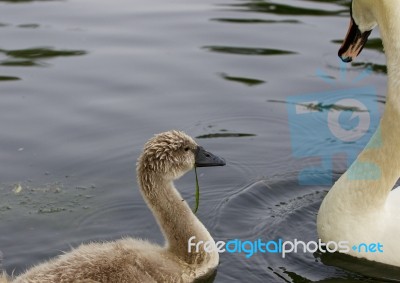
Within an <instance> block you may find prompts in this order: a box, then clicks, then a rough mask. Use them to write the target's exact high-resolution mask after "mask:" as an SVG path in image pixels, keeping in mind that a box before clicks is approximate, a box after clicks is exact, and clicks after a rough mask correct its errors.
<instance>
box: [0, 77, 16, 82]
mask: <svg viewBox="0 0 400 283" xmlns="http://www.w3.org/2000/svg"><path fill="white" fill-rule="evenodd" d="M18 80H20V78H18V77H11V76H0V81H18Z"/></svg>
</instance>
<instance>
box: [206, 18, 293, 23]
mask: <svg viewBox="0 0 400 283" xmlns="http://www.w3.org/2000/svg"><path fill="white" fill-rule="evenodd" d="M211 20H212V21H217V22H222V23H233V24H299V23H301V21H298V20H262V19H235V18H215V19H211Z"/></svg>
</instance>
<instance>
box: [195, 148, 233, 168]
mask: <svg viewBox="0 0 400 283" xmlns="http://www.w3.org/2000/svg"><path fill="white" fill-rule="evenodd" d="M225 164H226V162H225V160H224V159H223V158H220V157H218V156H216V155H214V154H212V153H211V152H208V151H206V150H205V149H204V148H203V147H201V146H198V147H197V148H196V151H195V166H196V167H211V166H224V165H225Z"/></svg>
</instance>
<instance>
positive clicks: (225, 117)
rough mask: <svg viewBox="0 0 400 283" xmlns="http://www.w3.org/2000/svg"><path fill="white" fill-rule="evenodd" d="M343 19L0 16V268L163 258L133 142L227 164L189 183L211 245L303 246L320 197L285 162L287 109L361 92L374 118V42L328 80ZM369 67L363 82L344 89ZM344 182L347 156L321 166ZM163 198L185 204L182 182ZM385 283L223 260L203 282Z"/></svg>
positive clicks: (387, 274)
mask: <svg viewBox="0 0 400 283" xmlns="http://www.w3.org/2000/svg"><path fill="white" fill-rule="evenodd" d="M348 4H349V3H348V1H340V0H337V1H316V0H314V1H312V0H308V1H307V0H284V1H267V0H265V1H252V0H248V1H240V0H212V1H211V0H205V1H184V0H172V1H168V2H165V1H161V0H155V1H152V3H149V2H148V1H144V0H134V1H127V0H115V1H104V0H79V1H78V0H66V1H51V0H49V1H30V0H24V1H16V0H8V1H4V0H3V1H0V11H1V19H0V36H1V38H2V40H1V43H0V117H1V119H0V133H1V139H0V160H1V164H2V167H1V170H0V199H1V201H0V231H1V233H0V251H1V253H2V254H3V256H2V257H3V261H2V265H3V268H4V269H5V270H7V271H8V272H9V273H11V272H12V271H13V270H15V272H14V273H15V274H19V273H21V272H22V271H24V270H25V269H26V268H28V267H30V266H32V265H33V264H36V263H38V262H40V261H43V260H46V259H48V258H50V257H53V256H55V255H58V254H60V251H64V250H68V249H69V248H70V246H77V245H78V244H80V243H82V242H90V241H93V240H112V239H118V238H120V237H122V236H127V235H129V236H133V237H144V238H148V239H150V240H152V241H155V242H158V243H162V241H163V238H162V235H161V233H160V231H159V229H158V227H157V225H156V222H155V220H154V219H153V217H152V215H151V213H150V211H149V210H148V209H147V208H146V205H145V203H144V201H143V200H142V198H141V196H140V193H139V191H138V186H137V184H136V181H135V162H136V159H137V157H138V156H139V154H140V151H141V148H142V146H143V144H144V142H145V141H146V140H147V139H148V138H150V137H151V136H152V135H153V134H155V133H158V132H161V131H165V130H170V129H181V130H184V131H186V132H187V133H188V134H190V135H191V136H193V137H198V139H197V140H198V142H199V143H201V144H202V145H203V146H204V147H206V148H207V149H209V150H210V151H212V152H215V153H217V154H219V155H221V156H223V157H224V158H225V159H226V160H227V161H228V165H227V166H226V167H223V168H214V169H211V168H204V169H203V168H202V169H201V170H199V173H200V176H199V181H200V186H201V193H202V194H201V203H200V210H199V212H198V217H199V218H200V219H201V220H202V221H203V223H204V224H205V225H206V226H207V227H208V229H209V230H210V232H211V234H212V235H213V236H214V238H215V239H216V240H228V239H233V238H241V239H244V240H247V239H249V240H253V239H258V238H263V239H273V238H277V237H285V238H286V239H294V238H299V239H302V240H304V241H310V240H315V239H316V238H317V234H316V227H315V220H316V213H317V211H318V208H319V205H320V203H321V201H322V199H323V197H324V195H325V194H326V192H327V191H328V189H329V186H301V185H299V183H298V173H299V171H300V170H302V169H303V168H304V166H305V164H313V162H314V163H315V162H318V157H316V158H308V159H306V160H304V159H299V158H296V157H294V156H293V154H292V148H291V140H290V131H289V124H288V113H287V104H286V99H287V97H289V96H293V95H301V94H306V93H315V92H324V91H332V90H335V89H340V88H351V87H358V86H362V85H365V84H368V85H373V86H374V87H375V88H376V89H377V91H378V93H379V95H380V96H379V102H378V103H379V108H380V109H381V110H382V108H383V105H384V101H385V96H384V93H385V86H386V68H385V60H384V54H383V53H382V49H381V42H380V40H379V39H378V38H379V33H378V31H374V33H373V34H372V36H371V37H372V41H370V43H369V45H368V46H367V48H366V49H365V50H364V52H363V53H362V55H361V56H360V58H359V59H358V60H357V62H356V63H354V64H353V65H349V66H347V73H346V78H347V79H345V80H343V78H342V77H341V75H340V74H341V72H340V66H339V63H338V60H337V56H336V53H337V50H338V48H339V45H340V42H341V40H342V38H343V37H344V35H345V34H346V31H347V25H348ZM368 67H372V73H371V74H370V76H368V78H367V79H366V80H365V81H362V82H354V78H356V77H357V76H358V75H359V74H360V73H361V72H362V71H363V70H365V69H366V68H368ZM317 70H323V71H324V72H325V73H326V78H329V79H330V80H331V81H333V84H327V83H326V81H325V80H323V79H321V77H320V76H318V75H317V73H318V72H317ZM322 111H329V109H322ZM321 123H323V121H321ZM298 127H301V128H302V129H307V125H302V124H301V123H300V122H299V123H298ZM312 130H313V129H310V131H311V133H312ZM371 131H373V129H372V130H371ZM313 146H324V147H326V146H329V143H328V144H322V145H321V144H319V145H313ZM340 146H343V148H344V147H346V148H347V147H348V146H351V145H349V144H341V145H339V147H340ZM359 149H360V148H355V149H354V150H359ZM310 150H312V148H311V147H310ZM346 167H347V162H346V156H341V155H339V156H336V157H335V158H334V175H333V178H334V179H335V178H338V177H339V176H340V174H341V173H342V172H344V171H345V170H346ZM314 177H315V178H318V176H311V178H314ZM177 187H178V188H179V189H180V191H181V193H182V195H183V197H184V198H186V199H187V200H188V202H189V203H190V204H193V203H194V174H193V172H191V173H189V174H187V175H186V176H184V177H183V178H182V179H181V180H179V181H178V182H177ZM1 253H0V255H1ZM0 257H1V256H0ZM399 278H400V275H399V271H398V270H397V269H393V268H390V267H381V266H380V265H377V264H371V263H366V262H363V261H359V260H355V259H352V258H347V257H344V258H342V257H338V256H325V255H320V254H297V255H290V256H288V257H287V258H286V259H282V258H281V257H280V256H279V255H260V254H258V255H254V256H253V257H251V258H249V259H247V258H246V257H245V255H244V254H222V255H221V263H220V266H219V268H218V273H217V276H216V279H215V282H400V279H399Z"/></svg>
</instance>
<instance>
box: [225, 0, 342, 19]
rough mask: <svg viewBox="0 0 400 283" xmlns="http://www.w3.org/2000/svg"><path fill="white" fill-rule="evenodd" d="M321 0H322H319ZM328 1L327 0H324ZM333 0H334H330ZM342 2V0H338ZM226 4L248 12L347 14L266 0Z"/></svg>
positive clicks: (315, 14)
mask: <svg viewBox="0 0 400 283" xmlns="http://www.w3.org/2000/svg"><path fill="white" fill-rule="evenodd" d="M320 2H322V1H320ZM324 2H328V1H324ZM332 2H335V1H332ZM340 2H342V3H343V1H340ZM226 6H229V7H232V8H236V9H235V11H248V12H258V13H268V14H274V15H292V16H296V15H297V16H299V15H301V16H339V15H347V14H348V12H349V10H348V9H338V10H334V11H328V10H321V9H312V8H305V7H299V6H291V5H286V4H281V3H278V2H270V1H268V2H266V1H258V0H253V1H247V2H245V3H240V4H228V5H226Z"/></svg>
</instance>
